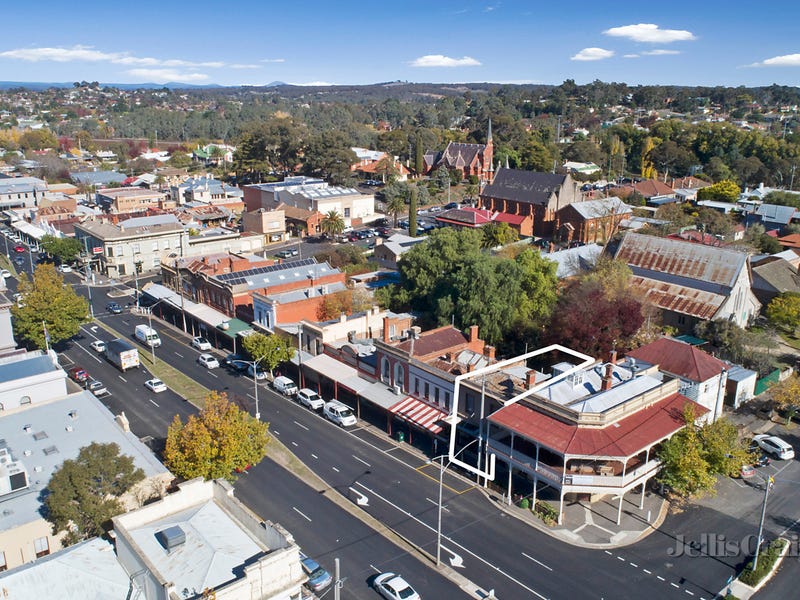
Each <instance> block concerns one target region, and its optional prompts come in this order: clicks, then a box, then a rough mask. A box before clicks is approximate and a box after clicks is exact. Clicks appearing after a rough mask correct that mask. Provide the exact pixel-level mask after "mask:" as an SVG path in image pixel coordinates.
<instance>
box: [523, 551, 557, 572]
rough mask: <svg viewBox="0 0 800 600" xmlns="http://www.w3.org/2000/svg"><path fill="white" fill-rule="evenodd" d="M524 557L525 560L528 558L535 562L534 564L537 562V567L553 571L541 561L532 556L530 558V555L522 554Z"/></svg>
mask: <svg viewBox="0 0 800 600" xmlns="http://www.w3.org/2000/svg"><path fill="white" fill-rule="evenodd" d="M522 556H524V557H525V558H527V559H529V560H532V561H533V562H535V563H536V564H537V565H539V566H541V567H544V568H545V569H547V570H548V571H552V570H553V569H552V568H551V567H548V566H547V565H546V564H544V563H543V562H542V561H540V560H536V559H535V558H533V557H532V556H530V555H528V554H525V553H524V552H523V553H522Z"/></svg>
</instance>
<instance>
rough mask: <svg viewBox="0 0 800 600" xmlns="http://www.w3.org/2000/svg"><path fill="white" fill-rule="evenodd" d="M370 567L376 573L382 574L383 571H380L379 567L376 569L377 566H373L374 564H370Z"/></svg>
mask: <svg viewBox="0 0 800 600" xmlns="http://www.w3.org/2000/svg"><path fill="white" fill-rule="evenodd" d="M369 566H370V567H371V568H373V569H375V572H376V573H381V570H380V569H379V568H378V567H376V566H375V565H373V564H372V563H370V564H369Z"/></svg>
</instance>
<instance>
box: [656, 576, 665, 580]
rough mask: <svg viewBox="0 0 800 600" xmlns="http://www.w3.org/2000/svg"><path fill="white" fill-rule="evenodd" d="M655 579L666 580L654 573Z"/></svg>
mask: <svg viewBox="0 0 800 600" xmlns="http://www.w3.org/2000/svg"><path fill="white" fill-rule="evenodd" d="M656 579H660V580H661V581H666V580H665V579H664V578H663V577H662V576H661V575H656Z"/></svg>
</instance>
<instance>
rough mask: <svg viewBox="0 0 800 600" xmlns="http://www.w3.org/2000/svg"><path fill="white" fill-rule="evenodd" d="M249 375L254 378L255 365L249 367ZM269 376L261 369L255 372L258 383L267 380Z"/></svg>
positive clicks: (251, 364)
mask: <svg viewBox="0 0 800 600" xmlns="http://www.w3.org/2000/svg"><path fill="white" fill-rule="evenodd" d="M247 375H248V376H249V377H253V363H250V364H249V365H247ZM267 376H268V373H267V372H266V371H262V370H261V369H260V368H259V369H258V371H256V372H255V378H256V380H257V381H263V380H265V379H266V378H267Z"/></svg>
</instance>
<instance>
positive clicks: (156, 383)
mask: <svg viewBox="0 0 800 600" xmlns="http://www.w3.org/2000/svg"><path fill="white" fill-rule="evenodd" d="M144 387H146V388H147V389H148V390H150V391H151V392H155V393H156V394H158V393H160V392H166V391H167V384H165V383H164V382H163V381H161V380H160V379H158V378H157V377H154V378H153V379H148V380H147V381H145V382H144Z"/></svg>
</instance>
